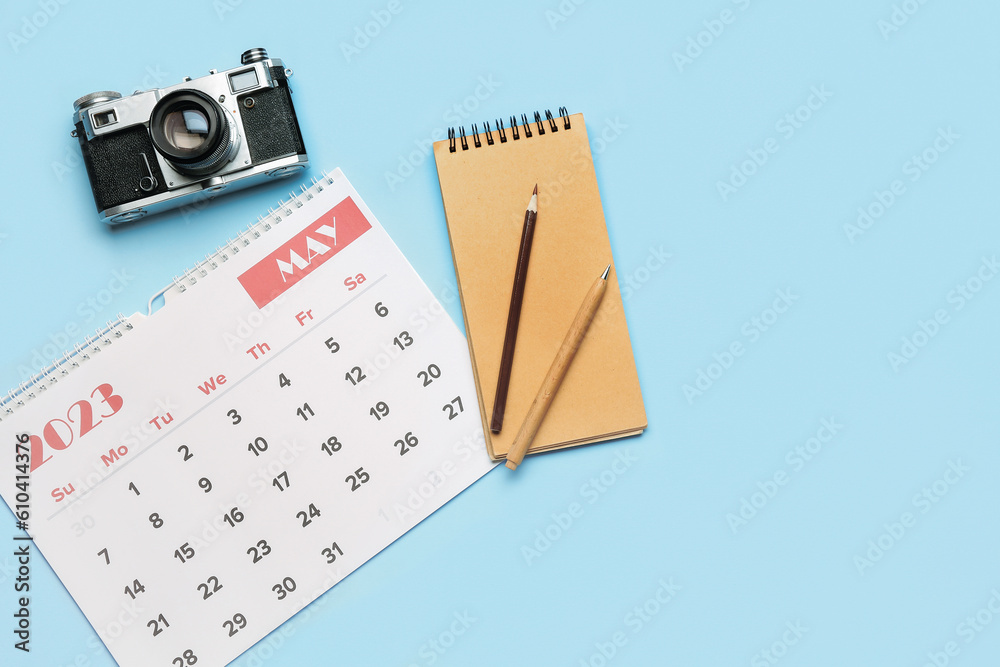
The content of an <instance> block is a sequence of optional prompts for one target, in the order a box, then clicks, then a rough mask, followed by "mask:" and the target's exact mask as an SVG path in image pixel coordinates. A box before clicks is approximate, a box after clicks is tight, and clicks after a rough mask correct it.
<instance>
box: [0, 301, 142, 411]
mask: <svg viewBox="0 0 1000 667" xmlns="http://www.w3.org/2000/svg"><path fill="white" fill-rule="evenodd" d="M131 329H132V323H131V322H129V320H128V318H127V317H125V316H124V315H123V314H121V313H118V316H117V317H115V318H114V319H111V320H108V322H107V324H105V326H103V327H101V328H99V329H97V331H96V332H95V333H94V334H93V335H92V336H88V337H87V338H85V339H84V340H83V342H81V343H77V344H76V345H74V346H73V349H72V350H66V351H65V352H64V353H63V355H62V356H61V357H58V358H56V359H54V360H53V361H52V363H51V364H49V365H48V366H45V367H43V368H42V369H41V370H39V371H38V373H36V374H35V375H32V376H31V377H30V378H28V379H27V380H25V381H24V382H21V383H20V384H19V385H17V386H16V387H14V388H13V389H11V390H10V391H8V392H7V393H6V394H5V395H2V396H0V421H3V420H4V419H5V418H6V417H9V416H10V415H12V414H14V411H15V410H17V409H18V408H20V407H22V406H23V405H24V404H25V403H27V402H28V401H30V400H31V399H33V398H35V395H36V394H39V393H41V392H43V391H45V390H46V389H48V388H49V387H50V386H51V385H53V384H55V383H56V382H58V381H59V380H60V379H62V378H63V377H65V376H66V375H69V374H70V373H71V372H72V371H73V369H75V368H79V366H80V364H82V363H85V362H86V361H87V360H89V359H90V357H91V355H92V354H97V353H98V352H100V351H101V350H103V349H105V348H106V347H108V346H109V345H111V344H112V343H113V342H114V341H116V340H117V339H119V338H121V337H122V336H123V335H125V332H126V331H129V330H131Z"/></svg>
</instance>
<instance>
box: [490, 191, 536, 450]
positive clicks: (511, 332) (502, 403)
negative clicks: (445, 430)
mask: <svg viewBox="0 0 1000 667" xmlns="http://www.w3.org/2000/svg"><path fill="white" fill-rule="evenodd" d="M537 215H538V184H535V189H534V191H533V192H532V193H531V201H530V202H528V210H526V211H525V212H524V228H523V229H522V230H521V247H520V249H519V250H518V251H517V266H516V267H515V268H514V287H513V288H512V289H511V291H510V310H508V311H507V332H506V333H505V334H504V337H503V352H502V353H501V355H500V373H499V375H498V376H497V393H496V396H495V397H494V398H493V418H492V419H491V420H490V431H492V432H493V433H499V432H500V428H501V427H502V426H503V414H504V409H505V408H506V405H507V389H508V388H509V387H510V367H511V364H513V362H514V343H515V342H516V341H517V325H518V323H519V322H520V320H521V303H522V302H523V301H524V284H525V281H526V280H527V278H528V258H529V257H530V256H531V240H532V238H533V237H534V235H535V217H536V216H537Z"/></svg>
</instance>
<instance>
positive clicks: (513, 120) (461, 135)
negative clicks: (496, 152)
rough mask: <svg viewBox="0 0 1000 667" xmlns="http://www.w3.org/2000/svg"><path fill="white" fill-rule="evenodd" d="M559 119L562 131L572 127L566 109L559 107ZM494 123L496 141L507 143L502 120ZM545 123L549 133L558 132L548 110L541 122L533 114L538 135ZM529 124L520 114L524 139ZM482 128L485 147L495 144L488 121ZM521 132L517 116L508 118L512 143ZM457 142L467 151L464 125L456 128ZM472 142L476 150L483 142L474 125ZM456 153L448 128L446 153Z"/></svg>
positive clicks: (538, 117)
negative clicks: (561, 122) (560, 119)
mask: <svg viewBox="0 0 1000 667" xmlns="http://www.w3.org/2000/svg"><path fill="white" fill-rule="evenodd" d="M559 117H560V118H562V121H563V129H564V130H569V129H570V128H571V127H572V125H571V124H570V121H569V112H568V111H566V107H559ZM495 122H496V128H497V129H496V133H497V135H498V139H499V140H500V143H501V144H505V143H507V132H506V129H507V128H504V125H503V119H502V118H497V119H496V121H495ZM545 122H548V124H549V131H550V132H558V131H559V125H558V124H557V123H556V119H555V117H554V116H553V115H552V112H551V111H549V110H548V109H546V110H545V119H544V121H543V120H542V114H540V113H538V112H537V111H536V112H535V120H534V123H535V125H536V127H537V129H538V134H539V135H543V134H545ZM531 123H532V121H530V120H528V114H524V113H523V114H521V131H522V132H523V134H524V136H525V138H530V137H531ZM483 127H484V129H485V132H484V133H483V136H485V138H486V145H487V146H492V145H493V144H495V143H496V140H494V138H493V132H494V130H493V129H492V128H491V127H490V121H486V122H485V123H483ZM522 132H519V131H518V125H517V116H516V115H514V116H511V117H510V134H511V138H512V139H513V140H514V141H517V140H519V139H520V138H521V133H522ZM458 141H461V144H462V150H463V151H467V150H469V139H468V137H467V136H466V134H465V126H464V125H463V126H461V127H459V128H458ZM472 141H473V144H474V145H475V147H476V148H482V146H483V142H482V139H480V134H479V126H478V125H477V124H476V123H473V124H472ZM457 151H458V147H457V145H456V137H455V128H453V127H449V128H448V152H449V153H455V152H457Z"/></svg>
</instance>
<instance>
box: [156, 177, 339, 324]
mask: <svg viewBox="0 0 1000 667" xmlns="http://www.w3.org/2000/svg"><path fill="white" fill-rule="evenodd" d="M321 174H322V175H321V176H320V177H318V178H313V179H312V185H310V186H305V185H302V186H300V189H301V190H302V192H299V193H296V192H289V193H288V195H289V199H288V200H287V201H285V200H279V201H278V205H277V206H276V207H274V208H268V209H267V214H266V215H260V216H257V222H253V223H250V224H249V225H247V227H246V229H242V230H240V231H239V232H237V233H236V236H235V237H233V238H230V239H229V240H228V241H226V243H224V244H223V245H221V246H218V247H216V249H215V252H214V253H211V254H208V255H205V259H203V260H201V261H200V262H198V263H197V264H195V265H194V266H193V267H191V268H190V269H187V270H186V271H184V273H183V274H181V275H179V276H174V279H173V281H172V282H171V283H170V284H169V285H167V286H166V287H164V288H163V289H162V290H160V291H159V292H157V293H156V294H154V295H153V296H152V297H151V298H150V299H149V308H148V313H149V314H150V315H152V313H153V301H155V300H156V299H157V298H158V297H160V296H164V297H166V296H167V295H170V294H182V293H184V292H186V291H187V290H188V289H189V288H190V287H191V286H192V285H194V284H196V283H197V282H198V280H199V279H200V278H204V277H205V276H207V275H208V274H209V272H211V271H213V270H214V269H216V268H218V267H219V265H220V264H221V263H223V262H226V261H228V260H229V258H230V257H233V256H235V255H236V254H237V253H238V252H239V251H240V250H241V249H242V248H245V247H247V246H248V245H250V244H251V243H252V242H253V241H254V240H255V239H258V238H260V236H261V234H263V233H264V232H266V231H268V230H269V229H271V227H273V226H275V225H277V224H279V223H281V221H282V220H284V219H285V218H287V217H289V216H291V215H293V214H294V213H295V211H296V210H298V209H300V208H302V207H303V206H304V205H305V202H307V201H309V200H310V199H312V198H313V197H315V196H316V195H317V194H319V193H320V192H322V191H323V188H325V187H326V186H328V185H333V183H334V179H333V176H332V175H331V174H330V173H328V172H326V171H323V172H321Z"/></svg>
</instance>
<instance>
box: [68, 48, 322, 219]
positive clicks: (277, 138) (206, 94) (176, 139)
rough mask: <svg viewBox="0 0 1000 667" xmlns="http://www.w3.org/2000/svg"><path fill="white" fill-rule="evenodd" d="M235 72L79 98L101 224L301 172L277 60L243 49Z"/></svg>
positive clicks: (300, 148) (302, 152) (79, 124)
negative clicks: (122, 92) (153, 87)
mask: <svg viewBox="0 0 1000 667" xmlns="http://www.w3.org/2000/svg"><path fill="white" fill-rule="evenodd" d="M240 61H241V62H242V65H241V66H240V67H235V68H233V69H230V70H226V71H224V72H217V71H216V70H214V69H213V70H209V74H208V76H203V77H201V78H198V79H191V78H190V77H185V78H184V81H183V82H182V83H179V84H177V85H175V86H170V87H167V88H155V89H153V90H147V91H136V92H135V93H134V94H132V95H130V96H129V97H122V96H121V95H120V94H119V93H116V92H114V91H100V92H96V93H90V94H89V95H84V96H83V97H81V98H80V99H78V100H77V101H76V102H74V103H73V108H74V109H75V112H74V114H73V124H74V125H75V127H76V129H75V130H74V131H73V135H74V136H75V137H76V138H77V139H78V140H79V142H80V149H81V150H82V151H83V162H84V164H85V165H86V167H87V175H88V176H89V177H90V187H91V189H92V190H93V191H94V201H95V202H96V203H97V210H98V211H99V212H100V217H101V219H102V220H103V221H104V222H106V223H108V224H111V225H116V224H120V223H123V222H129V221H132V220H137V219H139V218H141V217H143V216H145V215H147V214H149V213H156V212H159V211H163V210H166V209H169V208H174V207H176V206H181V205H185V204H191V203H194V202H197V201H199V200H203V199H206V198H213V197H215V196H216V195H218V194H221V193H225V192H232V191H234V190H237V189H240V188H245V187H249V186H251V185H257V184H258V183H262V182H264V181H267V180H270V179H276V178H279V177H283V176H289V175H291V174H293V173H295V172H297V171H299V170H302V169H304V168H305V167H306V166H307V165H308V164H309V157H308V156H307V155H306V148H305V145H304V144H303V142H302V134H301V133H300V131H299V123H298V120H297V119H296V117H295V109H294V108H293V106H292V95H291V90H290V89H289V87H288V77H289V76H291V75H292V71H291V70H289V69H285V67H284V65H283V64H282V62H281V60H279V59H277V58H268V56H267V51H265V50H264V49H250V50H249V51H245V52H244V53H243V56H242V57H241V58H240Z"/></svg>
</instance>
